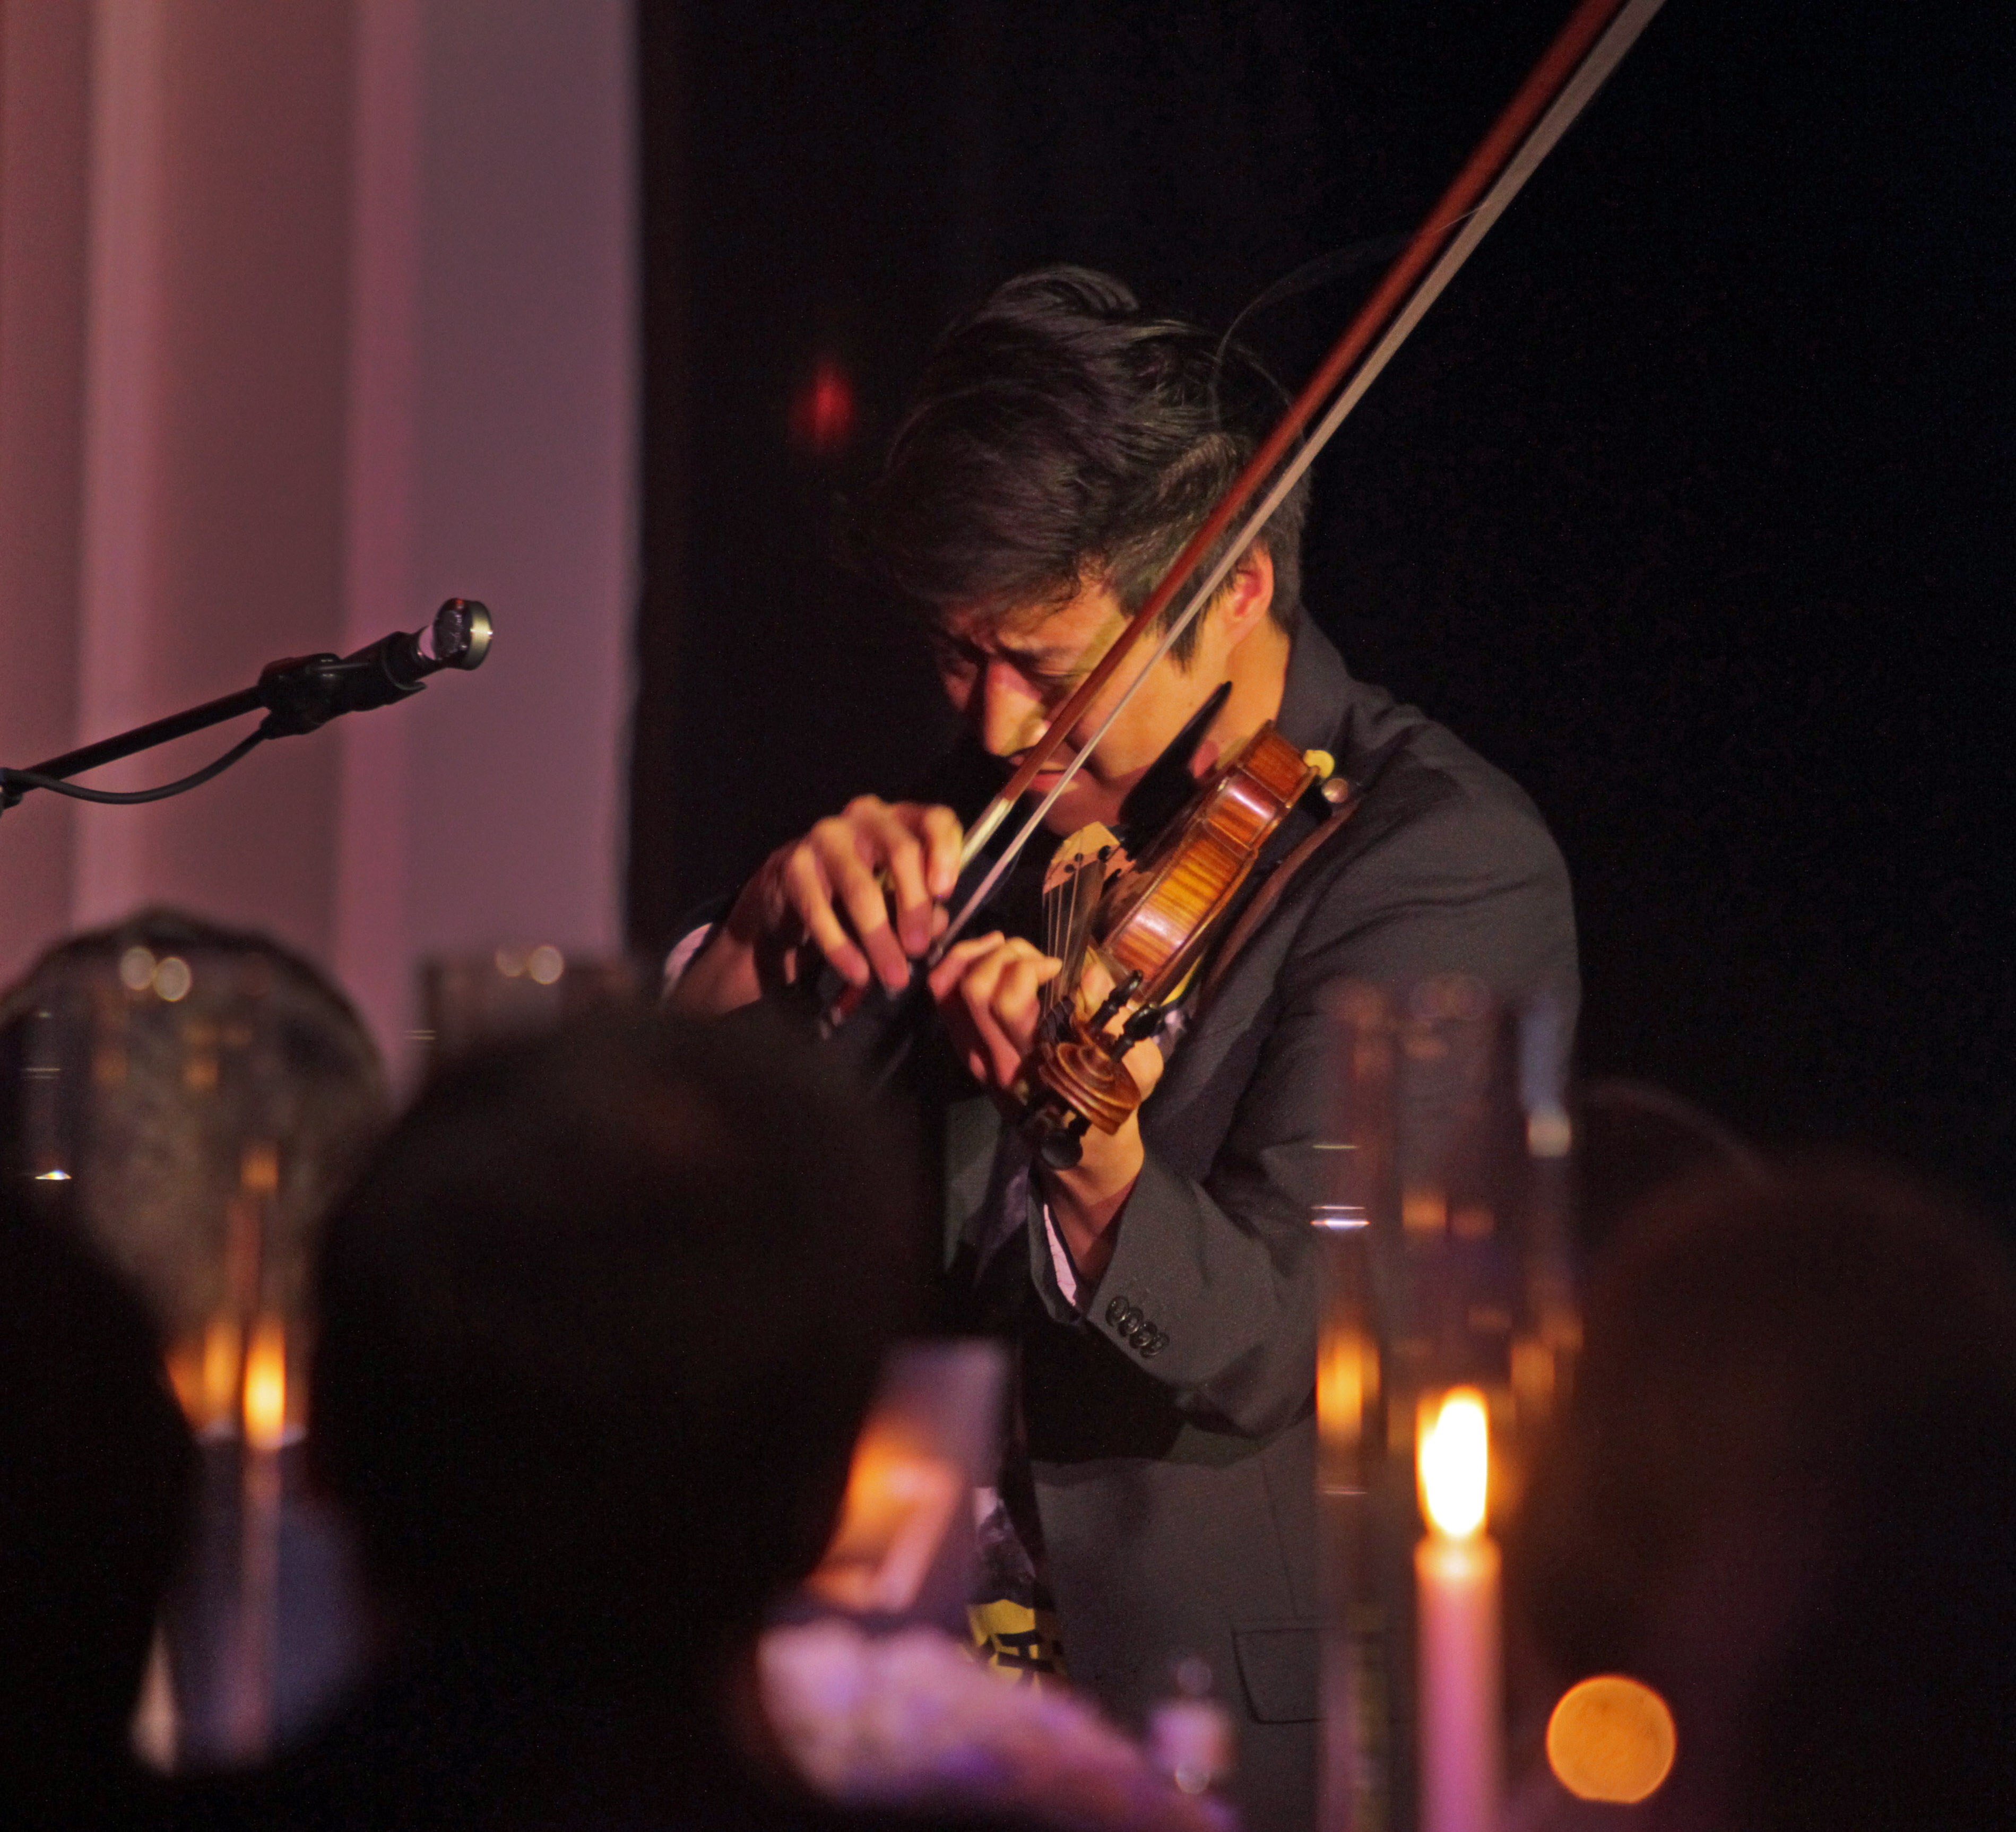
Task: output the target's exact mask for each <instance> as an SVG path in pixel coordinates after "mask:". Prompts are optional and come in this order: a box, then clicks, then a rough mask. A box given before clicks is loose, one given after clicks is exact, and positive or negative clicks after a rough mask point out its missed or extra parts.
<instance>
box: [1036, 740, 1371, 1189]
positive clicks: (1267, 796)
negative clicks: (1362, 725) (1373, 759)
mask: <svg viewBox="0 0 2016 1832" xmlns="http://www.w3.org/2000/svg"><path fill="white" fill-rule="evenodd" d="M1329 761H1330V760H1329V759H1328V758H1325V757H1323V756H1322V755H1321V754H1320V753H1316V754H1304V753H1302V752H1301V751H1298V750H1296V749H1295V747H1294V746H1293V745H1292V744H1291V743H1289V742H1288V741H1287V739H1285V738H1283V736H1281V735H1280V732H1277V731H1276V730H1275V729H1274V727H1273V724H1272V722H1269V723H1268V724H1266V725H1262V727H1261V728H1260V729H1259V730H1258V731H1257V732H1255V733H1254V734H1253V736H1251V738H1249V739H1247V741H1246V742H1245V743H1244V744H1243V745H1241V746H1240V748H1239V749H1238V750H1237V751H1236V752H1235V753H1234V754H1233V755H1232V757H1231V758H1229V759H1228V760H1227V761H1225V762H1224V763H1222V764H1221V765H1219V767H1218V768H1215V770H1213V771H1212V772H1211V773H1210V774H1209V775H1208V776H1206V777H1205V778H1204V781H1203V782H1202V783H1201V784H1200V785H1199V786H1198V788H1197V794H1195V796H1194V797H1193V798H1192V800H1191V801H1190V804H1189V805H1188V806H1187V807H1186V808H1183V810H1182V811H1181V812H1180V813H1179V815H1178V816H1177V818H1176V819H1174V820H1172V821H1171V822H1169V824H1168V826H1167V827H1166V828H1165V830H1163V832H1162V833H1161V835H1160V836H1159V837H1157V839H1156V840H1154V842H1153V843H1152V844H1150V847H1149V848H1147V851H1145V852H1144V854H1143V856H1142V858H1141V859H1140V860H1139V862H1138V863H1136V862H1123V863H1122V864H1121V867H1120V869H1118V870H1117V871H1116V872H1115V873H1114V874H1113V876H1111V878H1110V879H1109V880H1107V881H1106V882H1105V883H1104V884H1103V886H1102V887H1101V895H1100V898H1099V901H1098V902H1097V905H1096V908H1095V909H1094V911H1093V916H1092V918H1091V920H1090V922H1089V925H1088V926H1087V930H1086V933H1085V934H1084V936H1083V937H1082V939H1079V938H1074V940H1073V941H1071V943H1070V944H1068V945H1067V956H1069V958H1067V959H1066V961H1065V971H1064V975H1063V977H1062V978H1061V979H1060V981H1058V982H1056V984H1058V985H1059V986H1060V988H1063V990H1062V992H1061V993H1060V996H1058V997H1057V998H1056V999H1053V1002H1052V1003H1051V1005H1050V1006H1049V1010H1048V1012H1047V1013H1046V1021H1045V1024H1044V1025H1043V1028H1042V1030H1041V1031H1039V1035H1038V1038H1037V1042H1036V1047H1035V1051H1034V1053H1033V1054H1032V1055H1031V1059H1030V1064H1029V1067H1028V1071H1027V1078H1028V1085H1029V1098H1028V1114H1027V1115H1026V1117H1025V1118H1024V1121H1023V1127H1024V1132H1026V1133H1027V1134H1028V1136H1029V1137H1030V1139H1031V1141H1032V1142H1033V1143H1035V1146H1036V1147H1037V1150H1038V1151H1039V1154H1041V1156H1042V1158H1043V1160H1044V1161H1045V1162H1046V1163H1047V1164H1052V1165H1054V1166H1057V1167H1059V1168H1064V1167H1067V1166H1069V1165H1071V1164H1075V1163H1076V1162H1077V1161H1078V1154H1079V1150H1080V1142H1081V1141H1082V1139H1083V1137H1084V1136H1085V1129H1086V1128H1087V1127H1088V1126H1096V1127H1097V1128H1099V1129H1100V1131H1101V1132H1108V1133H1111V1132H1118V1131H1119V1129H1120V1128H1121V1126H1122V1125H1125V1122H1126V1119H1127V1116H1128V1115H1129V1114H1131V1113H1132V1112H1133V1110H1135V1108H1136V1107H1138V1106H1139V1105H1140V1102H1141V1096H1140V1091H1139V1089H1138V1088H1137V1087H1136V1085H1135V1082H1134V1078H1133V1077H1132V1075H1131V1074H1129V1073H1128V1071H1127V1067H1126V1064H1125V1060H1124V1059H1125V1056H1126V1054H1127V1052H1128V1051H1129V1049H1132V1047H1133V1046H1134V1045H1135V1044H1136V1043H1137V1042H1140V1041H1141V1040H1142V1039H1143V1038H1146V1037H1147V1036H1149V1035H1151V1034H1152V1033H1153V1032H1154V1031H1155V1030H1156V1029H1157V1028H1158V1027H1159V1026H1160V1024H1161V1021H1162V1018H1163V1014H1164V1013H1165V1011H1166V1010H1167V1009H1168V1006H1169V1005H1170V1004H1171V1003H1172V1002H1173V1001H1174V1000H1175V999H1177V998H1179V996H1180V995H1182V993H1183V990H1184V988H1186V985H1187V984H1188V983H1189V982H1190V979H1191V977H1192V976H1193V974H1194V973H1195V971H1196V970H1197V966H1198V964H1199V963H1200V961H1201V958H1202V956H1203V955H1204V952H1205V950H1206V948H1208V946H1209V945H1210V943H1211V941H1212V940H1213V939H1214V938H1215V936H1216V934H1217V930H1218V928H1219V924H1220V923H1221V921H1222V919H1223V917H1224V916H1225V915H1226V912H1227V911H1228V910H1229V909H1230V908H1231V906H1232V905H1233V902H1234V900H1235V899H1236V898H1237V895H1238V894H1239V892H1240V889H1241V887H1243V886H1244V884H1246V882H1247V880H1248V879H1249V878H1250V877H1251V875H1252V872H1253V869H1254V867H1255V865H1256V864H1257V863H1258V860H1259V858H1260V855H1261V851H1262V848H1265V845H1266V844H1267V842H1268V841H1269V840H1270V839H1271V838H1272V837H1273V835H1274V833H1276V830H1278V829H1279V828H1280V825H1281V823H1282V822H1283V821H1284V820H1285V819H1287V816H1288V815H1289V813H1290V812H1291V811H1292V810H1293V809H1294V807H1295V806H1296V805H1297V804H1298V803H1299V802H1300V801H1301V800H1302V799H1303V797H1305V795H1306V794H1308V793H1309V791H1310V790H1312V789H1315V788H1316V787H1318V786H1319V784H1320V785H1323V786H1326V787H1327V786H1333V785H1334V786H1336V787H1340V788H1343V787H1345V785H1343V784H1342V783H1339V782H1337V780H1336V779H1333V778H1330V776H1329V775H1328V771H1327V765H1328V764H1329ZM1345 794H1347V795H1348V788H1346V789H1345ZM1331 799H1332V801H1333V802H1334V804H1341V801H1342V797H1332V798H1331ZM1066 844H1067V846H1068V845H1070V844H1071V842H1070V841H1067V842H1066ZM1100 863H1101V864H1102V865H1103V861H1101V862H1100ZM1088 969H1090V970H1093V972H1095V973H1096V975H1097V979H1096V984H1100V985H1103V987H1104V988H1107V990H1106V992H1105V995H1104V997H1103V999H1101V1000H1100V1002H1098V1004H1097V1005H1096V1007H1093V1009H1090V1010H1087V1009H1086V1008H1085V1005H1086V1002H1085V996H1084V986H1085V974H1086V971H1087V970H1088Z"/></svg>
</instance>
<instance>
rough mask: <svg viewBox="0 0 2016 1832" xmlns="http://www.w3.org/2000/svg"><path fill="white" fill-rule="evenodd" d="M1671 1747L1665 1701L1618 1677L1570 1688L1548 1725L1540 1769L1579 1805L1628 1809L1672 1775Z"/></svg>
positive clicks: (1641, 1685) (1673, 1741)
mask: <svg viewBox="0 0 2016 1832" xmlns="http://www.w3.org/2000/svg"><path fill="white" fill-rule="evenodd" d="M1678 1747H1679V1738H1678V1737H1677V1736H1676V1733H1675V1731H1674V1729H1673V1714H1672V1711H1669V1710H1668V1709H1667V1707H1666V1701H1665V1700H1664V1699H1663V1698H1661V1697H1660V1696H1659V1695H1658V1693H1656V1692H1654V1690H1652V1688H1651V1686H1647V1685H1646V1684H1645V1683H1643V1681H1642V1680H1638V1679H1627V1678H1626V1677H1625V1675H1623V1674H1622V1673H1599V1674H1598V1675H1597V1676H1596V1677H1595V1678H1594V1679H1585V1680H1583V1681H1582V1683H1581V1684H1580V1685H1579V1686H1570V1687H1569V1688H1568V1690H1567V1691H1566V1692H1564V1693H1562V1694H1561V1701H1560V1702H1559V1703H1558V1704H1556V1705H1555V1707H1554V1710H1553V1716H1551V1717H1550V1718H1549V1719H1547V1765H1548V1766H1549V1767H1550V1768H1551V1769H1553V1771H1554V1777H1555V1779H1556V1780H1558V1781H1559V1782H1560V1783H1561V1785H1562V1786H1563V1787H1565V1788H1566V1789H1567V1790H1568V1792H1569V1793H1571V1794H1573V1795H1575V1798H1577V1799H1578V1800H1600V1801H1612V1802H1615V1804H1617V1805H1620V1806H1631V1805H1636V1803H1637V1802H1638V1801H1641V1800H1644V1799H1647V1798H1649V1797H1650V1796H1651V1794H1654V1793H1655V1792H1656V1791H1658V1787H1659V1784H1660V1783H1661V1782H1663V1781H1664V1780H1665V1778H1666V1777H1667V1776H1668V1775H1669V1774H1670V1773H1672V1767H1673V1757H1674V1754H1675V1752H1676V1750H1677V1749H1678Z"/></svg>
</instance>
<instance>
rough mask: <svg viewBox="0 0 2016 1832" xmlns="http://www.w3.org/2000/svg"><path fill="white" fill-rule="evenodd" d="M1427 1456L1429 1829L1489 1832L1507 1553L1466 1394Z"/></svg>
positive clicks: (1422, 1566)
mask: <svg viewBox="0 0 2016 1832" xmlns="http://www.w3.org/2000/svg"><path fill="white" fill-rule="evenodd" d="M1418 1460H1419V1467H1420V1485H1421V1511H1422V1513H1424V1515H1426V1517H1427V1521H1428V1528H1429V1531H1428V1533H1427V1537H1426V1538H1424V1539H1423V1540H1422V1541H1421V1542H1420V1545H1419V1546H1417V1547H1416V1548H1415V1549H1414V1596H1415V1613H1416V1616H1417V1625H1418V1630H1419V1646H1420V1686H1419V1698H1420V1758H1421V1760H1420V1803H1421V1810H1420V1827H1421V1832H1486V1829H1487V1828H1489V1827H1494V1826H1496V1824H1497V1823H1498V1809H1499V1799H1500V1797H1501V1794H1502V1791H1503V1783H1502V1776H1501V1770H1502V1764H1503V1755H1502V1742H1503V1724H1502V1705H1501V1702H1500V1698H1499V1641H1498V1636H1499V1607H1498V1548H1497V1546H1496V1545H1495V1544H1494V1543H1493V1542H1492V1540H1491V1539H1490V1537H1489V1535H1487V1534H1486V1533H1485V1531H1484V1516H1485V1492H1486V1489H1487V1487H1488V1485H1489V1475H1490V1467H1491V1431H1490V1424H1489V1416H1488V1415H1487V1413H1486V1412H1485V1402H1484V1396H1483V1395H1482V1394H1481V1393H1479V1392H1478V1391H1475V1389H1474V1388H1471V1387H1458V1388H1456V1390H1455V1391H1453V1392H1451V1393H1449V1394H1448V1395H1445V1396H1444V1398H1443V1399H1442V1403H1441V1404H1440V1405H1439V1406H1438V1407H1436V1408H1435V1409H1434V1411H1433V1412H1432V1413H1427V1409H1425V1408H1424V1420H1423V1428H1422V1430H1421V1431H1420V1449H1419V1453H1418Z"/></svg>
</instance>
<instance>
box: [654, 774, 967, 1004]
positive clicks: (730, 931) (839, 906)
mask: <svg viewBox="0 0 2016 1832" xmlns="http://www.w3.org/2000/svg"><path fill="white" fill-rule="evenodd" d="M963 837H964V836H963V833H962V832H961V830H960V828H959V817H958V816H957V815H955V814H954V813H953V812H952V810H951V809H950V808H934V807H931V806H928V805H927V804H924V803H923V802H917V801H897V802H888V801H880V800H878V799H877V797H874V796H873V795H862V796H858V797H855V800H853V801H850V802H849V803H848V804H847V807H846V808H845V810H844V812H841V813H840V814H837V815H833V816H832V817H831V818H830V819H826V820H823V821H821V822H819V825H818V826H815V827H814V828H813V829H812V831H811V832H810V833H807V834H806V835H805V837H803V838H802V839H799V840H793V841H792V842H791V843H790V844H789V845H788V846H780V847H779V848H778V849H777V850H776V851H775V852H773V853H772V854H771V855H770V856H769V858H767V859H766V860H765V861H764V862H763V865H762V867H761V869H760V870H758V873H756V875H755V876H754V877H753V878H751V880H749V882H748V883H747V884H745V885H744V886H743V888H742V894H740V896H739V897H737V898H736V900H735V905H734V907H733V909H730V910H729V912H728V914H727V916H725V918H723V919H722V922H721V923H720V924H719V926H718V927H717V928H716V929H715V932H714V934H712V935H711V937H709V938H708V940H707V945H706V946H705V947H704V948H702V949H701V950H700V952H699V953H698V954H697V956H694V958H693V962H692V963H691V964H690V965H689V966H688V967H687V969H686V972H685V973H684V974H682V976H681V977H680V979H679V984H678V985H677V986H675V988H673V989H672V995H671V1005H672V1008H673V1009H674V1010H676V1011H683V1012H688V1013H696V1014H699V1015H710V1014H711V1015H718V1014H719V1013H722V1012H726V1011H733V1010H735V1009H736V1007H737V1006H743V1005H747V1004H749V1003H751V1002H752V1001H754V1000H755V999H759V998H761V996H762V995H763V994H764V993H765V992H768V991H770V990H772V988H776V987H779V986H786V985H792V984H797V982H798V981H800V980H801V979H803V978H804V977H805V975H806V974H808V973H809V972H812V971H813V970H815V967H816V965H817V963H818V961H819V959H824V960H826V962H827V963H829V964H830V965H831V966H832V967H833V970H834V971H835V972H836V973H837V974H839V975H840V977H841V978H842V979H844V981H847V983H848V984H849V985H850V986H855V987H866V986H867V985H868V984H869V981H871V980H875V979H879V980H880V981H881V982H882V984H884V986H886V987H887V988H889V990H890V991H891V992H900V991H902V988H904V987H905V986H906V985H908V984H909V980H910V972H911V963H912V962H913V961H915V960H917V959H921V958H922V957H923V955H924V953H925V952H927V950H928V949H929V948H930V947H931V943H932V941H933V940H934V939H935V938H936V937H937V936H938V934H940V933H941V931H942V930H943V929H944V927H945V923H946V922H947V920H949V919H948V917H947V915H946V912H945V899H946V898H949V896H951V894H952V887H953V885H954V884H956V883H957V882H958V879H959V844H960V842H961V840H962V839H963Z"/></svg>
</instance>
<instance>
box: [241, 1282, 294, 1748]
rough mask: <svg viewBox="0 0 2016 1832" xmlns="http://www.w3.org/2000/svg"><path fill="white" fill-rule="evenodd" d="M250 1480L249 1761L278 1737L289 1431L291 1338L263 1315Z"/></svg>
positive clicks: (251, 1414)
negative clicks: (283, 1491) (284, 1465)
mask: <svg viewBox="0 0 2016 1832" xmlns="http://www.w3.org/2000/svg"><path fill="white" fill-rule="evenodd" d="M242 1407H243V1423H244V1429H245V1436H244V1447H245V1464H244V1474H245V1485H244V1492H243V1493H244V1500H243V1513H242V1515H241V1517H240V1522H239V1524H240V1528H241V1537H240V1539H239V1567H238V1575H239V1618H238V1663H237V1666H238V1670H237V1673H236V1686H235V1688H234V1695H233V1697H232V1713H231V1718H232V1744H233V1746H234V1747H235V1748H236V1751H237V1752H238V1754H239V1755H241V1756H243V1757H245V1758H252V1757H255V1756H260V1755H265V1753H266V1751H267V1748H268V1745H269V1744H270V1743H271V1741H272V1722H273V1668H274V1648H275V1641H276V1639H278V1629H279V1622H278V1617H279V1589H280V1478H281V1470H280V1447H281V1446H282V1445H283V1444H284V1443H285V1442H286V1433H287V1344H286V1333H285V1331H284V1330H283V1328H282V1326H281V1324H280V1321H279V1319H278V1318H277V1317H262V1318H261V1319H259V1322H258V1323H257V1325H256V1326H254V1330H253V1331H252V1337H251V1341H250V1343H249V1344H248V1345H247V1349H246V1352H245V1387H244V1395H243V1402H242Z"/></svg>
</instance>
